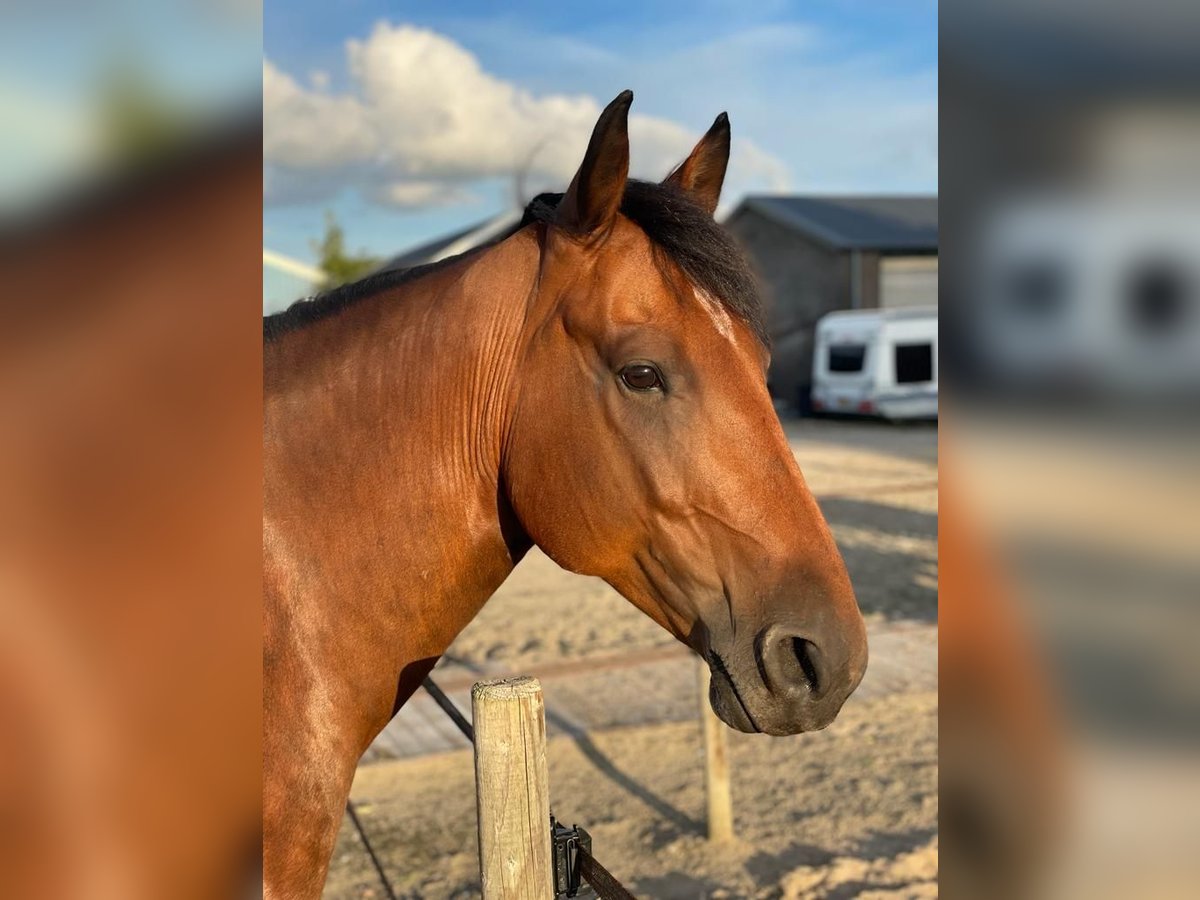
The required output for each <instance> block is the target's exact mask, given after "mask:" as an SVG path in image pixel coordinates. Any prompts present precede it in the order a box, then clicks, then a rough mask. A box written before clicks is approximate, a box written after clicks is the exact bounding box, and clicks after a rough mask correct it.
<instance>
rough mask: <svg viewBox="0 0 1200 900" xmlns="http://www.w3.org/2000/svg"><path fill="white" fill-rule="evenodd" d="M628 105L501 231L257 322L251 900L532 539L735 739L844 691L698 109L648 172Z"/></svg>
mask: <svg viewBox="0 0 1200 900" xmlns="http://www.w3.org/2000/svg"><path fill="white" fill-rule="evenodd" d="M632 100H633V94H632V92H630V91H625V92H624V93H622V94H620V95H619V96H618V97H617V98H616V99H614V100H613V101H612V102H611V103H610V104H609V105H608V106H607V107H606V108H605V109H604V111H603V112H602V113H601V115H600V117H599V119H598V120H597V122H596V125H595V129H594V131H593V133H592V135H591V139H590V141H589V143H588V146H587V150H586V152H585V154H584V157H583V160H582V162H581V164H580V166H579V169H578V171H577V172H576V174H575V176H574V178H573V179H572V181H571V182H570V186H569V187H568V189H567V191H566V192H565V194H562V195H542V196H541V197H539V198H537V199H536V200H535V201H534V202H533V203H531V204H530V206H529V207H528V208H527V210H526V214H525V218H524V221H523V224H522V226H521V227H520V228H519V229H517V230H516V231H515V232H514V233H513V234H512V235H511V236H508V237H506V238H504V239H503V240H500V241H498V242H496V243H494V244H492V245H490V246H486V247H484V248H482V249H478V250H476V251H471V252H468V253H466V254H464V255H462V256H459V257H455V258H452V259H450V260H447V261H443V262H441V263H437V264H434V265H433V266H428V267H423V268H420V269H417V270H408V271H405V272H400V273H386V274H380V275H375V276H371V277H369V278H368V279H366V280H364V281H363V282H360V283H358V284H356V285H353V286H350V287H348V288H342V289H338V290H335V291H334V292H332V293H328V294H326V295H323V296H321V297H318V298H316V299H314V300H310V301H302V302H301V303H299V304H295V305H293V307H291V308H290V309H288V310H286V311H285V312H283V313H280V314H278V315H277V316H274V317H269V318H267V319H265V320H264V352H263V378H264V432H263V455H264V470H265V474H264V499H263V503H264V506H263V565H264V569H263V585H264V612H263V614H264V628H265V634H264V647H263V654H264V656H263V677H264V688H263V690H264V696H263V701H264V710H263V714H264V745H263V757H264V759H263V762H264V767H263V779H264V784H263V834H264V837H263V841H264V846H263V866H264V869H263V878H264V890H265V892H266V895H267V896H271V897H288V898H295V897H317V896H319V895H320V892H321V889H322V884H323V881H324V878H325V873H326V870H327V867H328V863H329V858H330V856H331V854H332V850H333V846H334V841H335V837H336V834H337V831H338V826H339V823H340V821H341V816H342V811H343V809H344V807H345V804H346V799H347V796H348V794H349V790H350V784H351V780H352V778H353V775H354V770H355V765H356V762H357V760H358V759H359V757H360V756H361V754H362V753H363V751H364V750H366V748H367V746H368V745H369V744H370V742H371V740H372V739H373V738H374V737H375V736H376V735H377V734H378V733H379V731H380V730H381V729H382V728H383V727H384V726H385V725H386V724H387V722H388V721H389V719H391V717H392V716H393V715H394V713H395V712H396V711H397V710H398V709H399V708H400V707H401V705H402V704H403V703H404V702H405V701H406V700H407V699H408V698H409V696H410V695H411V694H412V693H413V692H414V691H415V690H416V689H417V687H418V686H419V685H420V684H421V682H422V680H423V679H424V678H425V676H426V675H427V674H428V673H429V672H430V670H431V669H432V668H433V666H434V664H435V663H436V662H437V660H438V658H439V657H440V656H441V654H442V653H443V652H444V651H445V650H446V648H447V647H448V646H449V645H450V643H451V641H453V640H454V637H455V635H457V634H458V633H459V631H460V630H461V629H462V628H463V627H464V626H466V624H467V623H468V622H469V621H470V620H471V619H472V618H473V617H474V616H475V614H476V613H477V612H478V611H479V609H480V608H481V607H482V606H483V604H484V603H485V602H486V601H487V599H488V598H489V597H490V596H491V595H492V593H493V592H494V591H495V590H496V589H497V588H498V587H499V586H500V584H501V582H503V581H504V579H505V578H506V577H507V576H508V574H509V573H510V572H511V571H512V570H513V567H514V566H515V565H516V564H517V563H518V562H519V561H520V560H521V558H522V557H523V556H524V555H525V553H526V552H528V551H529V549H530V548H531V547H532V546H534V545H536V546H538V547H539V548H541V550H542V551H544V552H545V553H546V554H547V555H548V556H549V557H550V558H551V559H553V560H554V561H555V562H556V563H557V564H558V565H560V566H562V567H564V568H565V569H568V570H570V571H573V572H578V573H582V574H585V575H591V576H598V577H600V578H602V579H604V580H605V581H607V582H608V584H610V585H611V586H612V587H613V588H615V589H616V590H617V591H618V592H619V593H620V594H622V595H623V596H624V597H625V598H626V599H627V600H628V601H629V602H631V603H633V604H634V606H636V607H637V608H638V609H640V610H641V611H642V612H644V613H645V614H646V615H648V616H649V617H650V618H651V619H653V620H654V621H655V622H657V623H658V624H659V625H660V626H662V627H663V628H665V629H666V630H667V631H668V632H670V633H671V634H672V635H674V636H675V637H676V638H677V639H679V640H680V641H682V642H683V643H684V644H686V645H688V646H689V647H691V648H692V649H693V650H694V651H695V652H696V653H697V654H699V655H700V656H701V657H703V658H704V659H705V660H706V661H707V663H708V665H709V667H710V668H711V670H712V687H711V693H710V698H709V699H710V702H711V705H712V707H713V710H714V711H715V712H716V714H717V715H718V716H719V717H720V718H721V719H722V720H723V721H724V722H725V723H727V724H728V725H729V726H730V727H732V728H735V729H737V730H739V731H744V732H763V733H766V734H772V735H786V734H794V733H798V732H802V731H811V730H815V729H819V728H823V727H825V726H826V725H828V724H829V723H830V722H831V721H832V720H833V719H834V717H835V716H836V715H837V712H838V710H839V709H840V708H841V706H842V704H843V702H844V701H845V700H846V698H847V697H848V696H849V694H850V693H851V692H852V691H853V690H854V688H855V687H856V686H857V685H858V683H859V681H860V680H861V678H862V676H863V672H864V670H865V668H866V663H867V646H866V632H865V627H864V623H863V619H862V615H861V613H860V612H859V609H858V605H857V602H856V600H855V596H854V592H853V590H852V588H851V585H850V580H849V577H848V575H847V573H846V568H845V565H844V563H843V562H842V558H841V555H840V553H839V551H838V549H837V547H836V545H835V544H834V540H833V537H832V535H831V533H830V530H829V528H828V526H827V524H826V522H825V520H824V519H823V517H822V515H821V512H820V510H819V509H818V507H817V504H816V501H815V500H814V498H813V496H812V494H811V493H810V492H809V490H808V488H807V486H806V485H805V482H804V478H803V476H802V475H801V472H800V469H799V467H798V465H797V464H796V461H795V458H794V457H793V455H792V453H791V450H790V448H789V446H788V442H787V440H786V438H785V437H784V433H783V430H782V427H781V426H780V423H779V420H778V418H777V416H776V413H775V410H774V408H773V406H772V402H771V398H770V396H769V394H768V391H767V386H766V371H767V366H768V363H769V352H768V340H767V332H766V327H765V317H764V311H763V305H762V303H761V300H760V299H759V297H758V295H757V293H756V289H755V280H754V278H753V275H752V274H751V272H750V270H749V268H748V265H747V263H746V261H745V259H744V257H743V256H742V254H741V253H740V252H739V250H738V247H737V245H736V244H735V243H734V241H733V239H732V238H731V237H730V236H729V234H728V233H727V232H726V231H725V230H724V229H723V228H722V227H721V226H719V225H718V224H717V223H716V221H715V220H714V213H715V211H716V208H717V203H718V199H719V197H720V192H721V187H722V184H723V182H724V179H725V172H726V168H727V166H728V161H729V151H730V125H729V119H728V116H726V115H725V114H724V113H722V114H721V115H720V116H718V117H717V119H716V121H715V122H714V123H713V125H712V127H711V128H710V129H709V130H708V132H707V133H706V134H705V135H704V136H703V137H702V138H701V139H700V141H699V142H698V143H697V144H696V146H695V148H694V149H693V151H692V152H691V154H690V155H689V156H688V157H687V158H686V159H685V160H684V161H683V162H682V163H681V164H680V165H679V166H678V167H677V168H675V169H674V170H673V171H672V172H671V173H670V174H669V175H668V176H667V178H666V179H665V180H664V181H663V182H662V183H660V184H653V183H648V182H641V181H636V180H633V179H630V178H629V136H628V117H629V108H630V104H631V102H632Z"/></svg>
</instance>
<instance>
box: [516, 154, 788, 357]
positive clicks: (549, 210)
mask: <svg viewBox="0 0 1200 900" xmlns="http://www.w3.org/2000/svg"><path fill="white" fill-rule="evenodd" d="M562 198H563V195H562V194H539V195H538V196H537V197H534V198H533V201H532V202H531V203H530V204H529V205H528V206H527V207H526V208H525V217H524V218H523V219H522V220H521V225H522V226H524V225H527V224H528V223H530V222H547V223H553V222H554V216H555V212H556V210H557V209H558V204H559V202H560V201H561V200H562ZM621 212H622V213H623V214H624V215H625V216H626V217H627V218H629V219H631V220H632V221H633V222H634V223H635V224H636V225H638V226H639V227H640V228H641V229H642V231H644V232H646V236H647V237H648V238H650V240H651V242H652V243H653V244H654V245H655V246H657V247H659V248H660V249H661V250H662V251H663V252H664V253H665V254H666V255H667V256H668V257H669V258H670V259H672V260H674V261H675V263H676V265H678V266H679V268H681V269H682V270H683V273H684V274H685V275H687V277H688V278H690V279H691V280H692V282H693V283H694V284H695V285H696V287H698V288H700V289H701V290H702V291H704V292H705V293H707V294H709V295H710V296H712V297H714V298H716V299H718V300H720V301H721V303H722V304H723V305H724V306H725V308H726V309H728V310H729V312H730V313H731V314H733V315H734V316H736V317H737V318H739V319H741V320H742V321H743V322H745V323H746V324H747V325H749V326H750V330H751V331H753V332H754V334H755V336H756V337H758V339H759V340H760V341H762V342H763V344H764V345H769V344H770V337H769V335H768V333H767V323H766V316H765V313H764V311H763V305H762V300H761V299H760V297H759V293H758V283H757V281H756V280H755V278H754V273H753V272H752V271H751V269H750V264H749V263H748V262H747V261H746V257H745V256H744V255H743V254H742V251H741V248H740V247H738V245H737V241H735V240H734V239H733V235H731V234H730V233H729V232H728V231H726V230H725V228H724V227H723V226H721V225H718V224H717V222H716V220H715V219H713V217H712V216H711V215H709V214H708V213H707V212H705V211H704V210H703V209H701V208H700V207H699V206H697V205H696V204H695V203H693V202H692V201H691V200H690V199H688V196H687V195H686V194H684V193H683V192H682V191H680V190H678V189H677V188H674V187H672V186H670V185H665V184H654V183H652V182H649V181H637V180H635V179H632V178H631V179H630V180H629V181H628V182H626V184H625V196H624V198H623V199H622V200H621Z"/></svg>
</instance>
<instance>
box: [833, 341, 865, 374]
mask: <svg viewBox="0 0 1200 900" xmlns="http://www.w3.org/2000/svg"><path fill="white" fill-rule="evenodd" d="M866 355H867V346H866V344H831V345H830V347H829V371H830V372H861V371H862V370H863V360H864V359H865V357H866Z"/></svg>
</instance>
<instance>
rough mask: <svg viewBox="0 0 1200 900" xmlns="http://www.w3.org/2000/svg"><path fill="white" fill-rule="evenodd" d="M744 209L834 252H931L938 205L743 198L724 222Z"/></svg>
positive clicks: (930, 201)
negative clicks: (830, 248)
mask: <svg viewBox="0 0 1200 900" xmlns="http://www.w3.org/2000/svg"><path fill="white" fill-rule="evenodd" d="M743 209H750V210H753V211H755V212H757V213H759V214H760V215H762V216H765V217H767V218H769V219H771V220H772V221H774V222H776V223H778V224H780V225H783V226H784V227H786V228H791V229H794V230H796V231H799V232H801V233H803V234H805V235H807V236H808V237H810V238H812V239H814V240H817V241H820V242H821V243H823V244H826V245H827V246H829V247H832V248H833V249H835V250H879V251H885V252H886V251H896V250H901V251H903V250H907V251H926V252H933V253H936V252H937V247H938V200H937V196H936V195H933V196H930V195H914V196H898V195H893V196H875V197H871V196H845V197H794V196H771V195H766V194H759V195H751V196H749V197H747V198H746V199H745V200H743V201H742V203H741V204H740V205H739V206H738V208H737V209H735V210H734V212H733V214H732V215H731V216H730V217H729V220H730V221H732V220H733V219H734V218H735V217H736V216H737V214H738V213H739V212H741V210H743Z"/></svg>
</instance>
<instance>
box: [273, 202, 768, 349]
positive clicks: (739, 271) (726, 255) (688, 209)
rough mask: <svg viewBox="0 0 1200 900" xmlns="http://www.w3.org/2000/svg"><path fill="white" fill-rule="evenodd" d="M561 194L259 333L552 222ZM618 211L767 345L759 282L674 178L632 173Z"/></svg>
mask: <svg viewBox="0 0 1200 900" xmlns="http://www.w3.org/2000/svg"><path fill="white" fill-rule="evenodd" d="M562 198H563V195H562V194H554V193H546V194H539V195H538V196H536V197H534V198H533V200H531V201H530V202H529V204H528V206H526V207H525V214H524V215H523V216H522V218H521V222H520V224H519V225H517V226H515V227H513V228H512V229H510V230H507V231H504V232H502V233H501V234H499V235H497V236H496V237H495V238H494V239H493V240H491V241H489V242H488V243H486V244H483V245H481V246H479V247H474V248H472V249H470V250H468V251H466V252H465V253H461V254H459V255H457V256H451V257H449V258H447V259H443V260H439V261H438V262H434V263H429V264H427V265H422V266H414V267H412V268H408V269H393V270H388V271H383V272H375V273H373V274H371V275H368V276H367V277H366V278H363V279H361V280H359V281H356V282H354V283H352V284H348V285H344V286H342V287H337V288H334V289H333V290H330V291H326V292H324V293H322V294H318V295H317V296H316V297H312V298H309V299H306V300H299V301H297V302H296V303H293V304H292V305H291V306H289V307H288V308H287V309H285V310H284V311H283V312H279V313H275V314H274V315H270V316H264V317H263V340H264V341H266V342H268V343H269V342H271V341H273V340H275V339H276V338H278V337H280V336H281V335H284V334H287V333H288V332H291V331H295V330H297V329H299V328H302V327H304V326H306V325H309V324H311V323H313V322H317V321H320V320H321V319H326V318H329V317H331V316H334V315H337V314H338V313H339V312H341V311H342V310H344V309H345V308H346V307H348V306H350V305H352V304H354V303H356V302H357V301H359V300H363V299H366V298H367V297H372V296H375V295H376V294H379V293H382V292H383V291H387V290H390V289H392V288H395V287H398V286H400V285H403V284H407V283H409V282H410V281H415V280H417V279H419V278H421V277H423V276H425V275H429V274H431V273H433V272H436V271H438V270H439V269H442V268H445V267H446V266H448V265H451V264H452V263H455V262H458V261H459V260H461V259H463V258H464V257H467V256H471V255H473V254H476V253H479V252H481V251H483V250H485V249H487V248H488V247H491V246H493V245H495V244H497V243H499V242H500V241H502V240H505V239H506V238H508V237H510V236H511V235H512V234H513V233H515V232H516V231H519V230H520V229H522V228H524V227H525V226H527V225H530V224H532V223H535V222H539V223H545V224H553V222H554V218H555V215H556V211H557V209H558V204H559V202H560V201H561V200H562ZM621 212H622V214H624V215H625V216H626V217H627V218H629V219H630V220H632V221H633V222H634V223H635V224H636V225H638V226H639V227H640V228H641V229H642V230H643V231H644V232H645V233H646V236H647V237H649V238H650V241H651V243H653V244H654V245H655V246H656V247H658V248H659V249H660V250H661V251H662V252H663V253H664V254H666V256H667V257H668V258H670V259H671V260H673V261H674V262H675V264H676V265H678V266H679V268H680V269H682V270H683V273H684V274H685V275H687V277H688V278H690V279H691V280H692V282H693V283H694V284H695V285H696V286H697V287H698V288H700V289H701V290H702V291H704V292H705V293H707V294H708V295H709V296H711V297H716V298H717V299H719V300H720V301H721V303H722V304H723V305H724V306H725V308H726V309H727V310H728V311H729V312H730V314H732V315H733V316H735V317H737V318H738V319H741V320H742V321H743V322H745V323H746V324H747V325H748V326H749V327H750V329H751V331H753V332H754V334H755V335H756V336H757V337H758V339H759V340H760V341H762V342H763V344H764V345H769V343H770V338H769V336H768V332H767V324H766V316H765V313H764V310H763V305H762V300H761V298H760V297H759V292H758V286H757V282H756V280H755V278H754V274H753V272H752V271H751V269H750V265H749V263H748V262H747V261H746V257H745V256H744V255H743V254H742V251H741V249H740V248H739V247H738V245H737V242H736V241H735V240H734V239H733V236H732V235H731V234H730V233H729V232H728V231H726V230H725V228H724V227H722V226H721V225H718V224H717V222H716V221H715V220H714V219H713V217H712V216H711V215H709V213H707V212H705V211H704V210H703V209H701V208H700V207H699V206H697V205H696V204H695V203H693V202H692V201H691V200H690V199H689V198H688V197H687V195H686V194H684V193H683V192H682V191H680V190H678V189H677V188H675V187H673V186H671V185H664V184H654V183H652V182H648V181H637V180H634V179H630V180H629V181H628V182H627V183H626V185H625V196H624V198H623V199H622V201H621Z"/></svg>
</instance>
